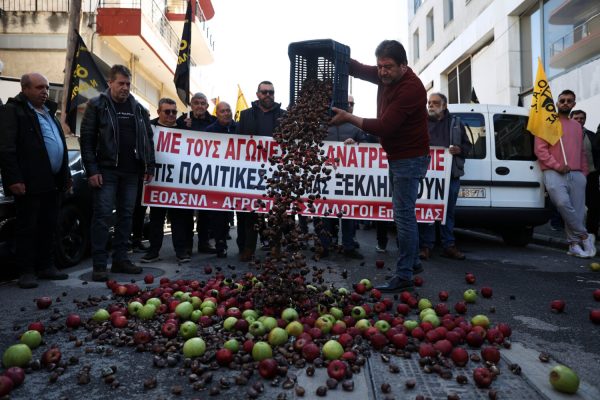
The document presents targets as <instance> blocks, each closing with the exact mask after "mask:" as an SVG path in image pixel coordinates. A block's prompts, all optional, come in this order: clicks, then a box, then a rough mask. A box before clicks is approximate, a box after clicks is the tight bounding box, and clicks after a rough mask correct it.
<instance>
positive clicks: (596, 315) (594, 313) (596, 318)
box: [590, 308, 600, 324]
mask: <svg viewBox="0 0 600 400" xmlns="http://www.w3.org/2000/svg"><path fill="white" fill-rule="evenodd" d="M590 321H592V322H593V323H594V324H600V309H598V308H596V309H594V310H590Z"/></svg>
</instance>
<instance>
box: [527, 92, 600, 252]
mask: <svg viewBox="0 0 600 400" xmlns="http://www.w3.org/2000/svg"><path fill="white" fill-rule="evenodd" d="M573 107H575V93H573V91H571V90H568V89H567V90H563V91H562V93H561V94H559V95H558V101H557V102H556V108H557V110H558V116H559V118H560V123H561V125H562V131H563V135H562V137H561V138H560V140H559V141H558V142H556V143H555V144H554V145H550V143H548V142H546V141H545V140H543V139H540V138H539V137H537V136H536V137H535V144H534V150H535V155H536V156H537V158H538V163H539V165H540V168H541V170H542V173H543V176H544V184H545V186H546V190H547V191H548V195H549V196H550V200H552V202H553V203H554V205H555V206H556V209H557V210H558V212H559V213H560V215H561V216H562V219H563V221H564V223H565V233H566V234H567V240H568V242H569V251H568V252H567V254H569V255H571V256H575V257H581V258H590V257H593V256H595V255H596V247H595V245H594V241H595V237H594V235H593V234H591V233H588V232H587V230H586V227H585V224H584V213H585V185H586V179H585V176H586V175H587V173H588V164H587V159H586V155H585V149H584V146H583V131H582V130H581V124H580V123H579V122H577V121H575V120H572V119H569V113H570V112H571V110H572V109H573Z"/></svg>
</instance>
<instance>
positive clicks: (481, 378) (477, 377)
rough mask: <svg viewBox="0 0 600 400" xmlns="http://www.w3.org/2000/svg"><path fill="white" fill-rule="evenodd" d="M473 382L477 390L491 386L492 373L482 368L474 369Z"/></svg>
mask: <svg viewBox="0 0 600 400" xmlns="http://www.w3.org/2000/svg"><path fill="white" fill-rule="evenodd" d="M473 380H474V381H475V384H476V385H477V387H479V388H482V389H484V388H487V387H489V386H490V385H491V384H492V373H491V372H490V371H489V370H488V369H487V368H483V367H479V368H475V370H474V371H473Z"/></svg>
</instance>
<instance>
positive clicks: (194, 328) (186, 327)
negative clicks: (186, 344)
mask: <svg viewBox="0 0 600 400" xmlns="http://www.w3.org/2000/svg"><path fill="white" fill-rule="evenodd" d="M179 333H180V334H181V337H183V338H184V339H190V338H193V337H194V336H196V335H197V334H198V325H196V323H195V322H194V321H185V322H184V323H183V324H181V326H180V327H179Z"/></svg>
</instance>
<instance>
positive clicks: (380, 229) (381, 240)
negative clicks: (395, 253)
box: [375, 221, 389, 249]
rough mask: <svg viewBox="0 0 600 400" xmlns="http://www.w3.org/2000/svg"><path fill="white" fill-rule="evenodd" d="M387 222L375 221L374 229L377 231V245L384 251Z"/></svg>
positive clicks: (386, 239)
mask: <svg viewBox="0 0 600 400" xmlns="http://www.w3.org/2000/svg"><path fill="white" fill-rule="evenodd" d="M388 225H389V223H388V221H375V229H376V230H377V245H378V246H379V247H380V248H382V249H385V248H386V247H387V244H388V233H387V231H388Z"/></svg>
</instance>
